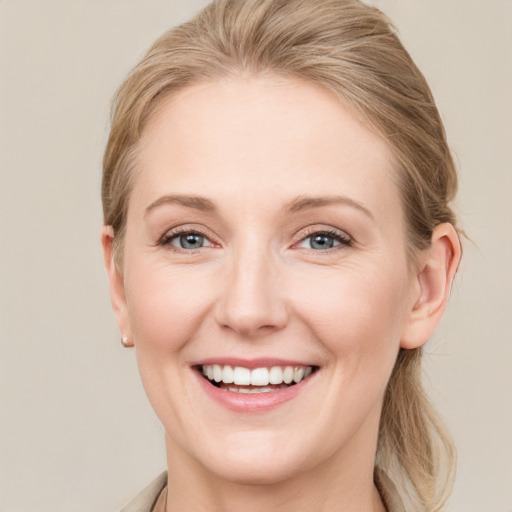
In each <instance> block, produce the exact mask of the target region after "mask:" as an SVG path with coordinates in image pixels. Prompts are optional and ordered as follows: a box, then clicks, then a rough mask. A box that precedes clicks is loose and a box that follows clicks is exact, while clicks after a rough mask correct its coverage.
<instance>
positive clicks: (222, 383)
mask: <svg viewBox="0 0 512 512" xmlns="http://www.w3.org/2000/svg"><path fill="white" fill-rule="evenodd" d="M195 368H196V370H197V371H198V372H199V373H200V375H201V376H202V378H203V379H205V380H206V381H207V382H208V383H209V384H211V385H212V386H214V387H216V388H218V389H221V390H224V391H227V392H231V393H241V394H260V393H271V392H275V391H280V390H283V389H288V388H291V387H293V386H296V385H297V384H299V383H300V382H302V381H304V380H306V379H308V378H309V377H310V376H311V375H312V374H313V373H315V372H316V371H317V370H318V366H306V365H293V366H269V367H260V368H253V369H250V368H245V367H243V366H232V365H228V364H226V365H222V364H202V365H197V366H196V367H195Z"/></svg>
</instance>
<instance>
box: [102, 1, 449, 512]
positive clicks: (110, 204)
mask: <svg viewBox="0 0 512 512" xmlns="http://www.w3.org/2000/svg"><path fill="white" fill-rule="evenodd" d="M241 73H244V74H249V75H258V74H264V73H267V74H278V75H280V76H288V77H293V78H300V79H302V80H306V81H309V82H311V83H314V84H317V85H320V86H322V87H324V88H325V89H327V90H329V91H331V92H332V93H334V94H335V95H337V97H338V98H339V99H340V101H341V102H343V104H344V105H346V106H347V107H348V108H349V109H350V110H351V111H352V112H353V113H354V114H355V115H356V117H357V118H358V119H359V120H360V121H361V122H362V123H363V124H364V125H365V126H367V127H368V128H369V129H370V130H372V131H373V132H375V133H377V134H379V135H380V136H381V137H383V138H384V139H385V140H386V141H387V143H388V145H389V147H390V149H391V151H392V153H393V156H394V161H395V170H396V173H395V174H394V179H396V180H397V185H398V187H399V190H400V192H401V198H402V202H403V210H404V214H405V218H406V224H407V239H408V240H407V242H408V244H407V246H408V252H409V257H410V261H414V255H415V254H416V252H417V251H419V250H421V249H425V248H427V247H429V245H430V241H431V235H432V232H433V230H434V228H435V227H436V226H437V225H439V224H441V223H443V222H450V223H452V224H453V225H456V219H455V216H454V214H453V211H452V210H451V208H450V202H451V200H452V199H453V197H454V195H455V192H456V189H457V176H456V172H455V167H454V163H453V160H452V157H451V154H450V151H449V148H448V145H447V142H446V137H445V132H444V128H443V125H442V122H441V119H440V116H439V113H438V110H437V108H436V105H435V103H434V99H433V97H432V94H431V92H430V89H429V87H428V84H427V83H426V81H425V78H424V77H423V75H422V74H421V72H420V71H419V70H418V68H417V67H416V65H415V64H414V62H413V61H412V59H411V57H410V56H409V54H408V53H407V51H406V50H405V49H404V47H403V46H402V44H401V42H400V41H399V39H398V37H397V35H396V32H395V30H394V28H393V26H392V25H391V23H390V22H389V20H388V19H387V18H386V17H385V16H384V15H383V14H382V13H381V12H380V11H379V10H378V9H376V8H373V7H369V6H367V5H364V4H362V3H361V2H359V1H358V0H215V1H214V2H212V3H211V4H209V5H208V6H207V7H206V8H205V9H203V10H202V11H201V12H200V13H199V14H198V15H197V16H196V17H194V18H193V19H192V20H190V21H189V22H187V23H184V24H182V25H180V26H178V27H176V28H174V29H172V30H170V31H169V32H167V33H165V34H164V35H163V36H162V37H160V38H159V39H158V40H157V41H156V42H155V43H154V45H153V46H152V47H151V48H150V50H149V51H148V52H147V54H146V55H145V57H144V58H143V59H142V61H141V62H140V63H139V64H138V65H137V66H136V67H135V68H134V69H133V71H132V72H131V73H130V74H129V76H128V77H127V79H126V80H125V82H124V83H123V84H122V85H121V87H120V88H119V89H118V91H117V93H116V95H115V98H114V103H113V110H112V124H111V132H110V137H109V140H108V144H107V147H106V151H105V156H104V172H103V184H102V199H103V213H104V223H105V224H106V225H109V226H112V228H113V231H114V255H115V258H116V263H117V264H118V266H119V267H120V268H121V267H122V259H123V258H122V251H123V237H124V231H125V226H126V216H127V210H128V201H129V196H130V188H131V182H132V175H133V173H134V169H135V163H136V155H137V151H138V143H139V141H140V139H141V135H142V132H143V130H144V126H145V124H146V122H147V120H148V119H149V118H150V116H151V114H152V113H153V112H154V111H155V110H156V109H157V108H158V106H159V105H160V102H161V101H162V100H163V99H165V98H167V97H168V96H169V95H170V94H175V93H177V91H179V90H181V89H183V88H185V87H187V86H189V85H192V84H196V83H198V82H202V81H212V80H217V79H221V78H223V77H227V76H232V75H236V74H241ZM421 356H422V349H421V348H417V349H412V350H404V349H401V350H400V352H399V354H398V358H397V361H396V364H395V367H394V369H393V372H392V375H391V378H390V381H389V383H388V387H387V390H386V393H385V398H384V404H383V410H382V417H381V424H380V431H379V444H378V451H377V458H376V467H378V468H380V469H381V470H383V471H384V472H385V473H387V474H388V475H389V476H390V477H391V478H392V479H393V480H394V481H395V483H396V484H397V485H398V486H399V488H400V490H401V495H402V498H403V499H404V501H406V502H407V500H408V503H409V505H408V510H424V511H428V512H434V511H437V510H440V508H441V506H442V505H443V503H444V502H445V500H446V498H447V496H448V495H449V493H450V491H451V486H452V481H453V476H454V471H455V469H454V468H455V450H454V447H453V444H452V442H451V440H450V438H449V436H448V434H447V433H446V431H445V429H444V427H443V425H442V423H441V422H440V421H439V419H438V417H437V415H436V413H435V411H434V410H433V408H432V406H431V405H430V403H429V401H428V399H427V397H426V395H425V393H424V390H423V387H422V384H421Z"/></svg>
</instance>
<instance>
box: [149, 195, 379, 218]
mask: <svg viewBox="0 0 512 512" xmlns="http://www.w3.org/2000/svg"><path fill="white" fill-rule="evenodd" d="M164 204H179V205H181V206H185V207H187V208H193V209H196V210H200V211H205V212H215V211H216V208H215V205H214V203H213V202H212V201H210V200H209V199H206V198H205V197H201V196H189V195H183V194H171V195H165V196H161V197H159V198H158V199H156V200H155V201H153V202H152V203H151V204H150V205H149V206H148V207H147V208H146V211H145V213H144V215H147V214H148V213H149V212H150V211H151V210H154V209H155V208H158V207H159V206H162V205H164ZM332 204H343V205H347V206H351V207H353V208H356V209H358V210H360V211H362V212H363V213H365V214H366V215H367V216H368V217H370V218H371V219H373V215H372V213H371V212H370V210H368V209H367V208H366V207H364V206H363V205H362V204H361V203H359V202H358V201H355V200H354V199H351V198H349V197H345V196H338V195H335V196H319V197H317V196H299V197H297V198H296V199H294V200H293V201H291V202H289V203H287V204H286V205H285V207H284V210H285V211H286V212H287V213H298V212H301V211H304V210H307V209H309V208H321V207H322V206H330V205H332Z"/></svg>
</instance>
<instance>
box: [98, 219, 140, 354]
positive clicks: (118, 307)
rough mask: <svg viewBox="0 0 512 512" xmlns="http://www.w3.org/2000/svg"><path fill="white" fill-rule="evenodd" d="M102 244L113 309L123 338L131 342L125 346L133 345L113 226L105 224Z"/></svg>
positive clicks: (102, 232)
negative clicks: (116, 260) (115, 253)
mask: <svg viewBox="0 0 512 512" xmlns="http://www.w3.org/2000/svg"><path fill="white" fill-rule="evenodd" d="M101 245H102V248H103V259H104V262H105V269H106V271H107V278H108V283H109V288H110V300H111V303H112V309H113V310H114V315H115V317H116V321H117V325H118V327H119V331H120V332H121V335H122V339H126V340H128V341H127V343H129V345H128V344H126V345H125V344H124V343H123V346H132V345H133V342H132V341H131V340H133V336H132V332H131V328H130V321H129V316H128V308H127V305H126V297H125V290H124V280H123V275H122V274H121V272H120V271H119V269H118V268H117V265H116V262H115V258H114V250H113V249H114V231H113V229H112V226H103V228H102V231H101Z"/></svg>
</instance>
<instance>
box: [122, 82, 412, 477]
mask: <svg viewBox="0 0 512 512" xmlns="http://www.w3.org/2000/svg"><path fill="white" fill-rule="evenodd" d="M393 173H394V170H393V163H392V158H391V154H390V150H389V148H388V147H387V145H386V144H385V142H384V141H383V140H381V139H380V138H379V137H378V136H377V135H375V134H373V133H371V132H370V131H368V130H367V129H366V128H365V127H363V126H362V125H361V124H360V123H359V122H358V121H357V120H356V118H355V117H353V116H352V115H351V113H349V111H348V110H347V109H346V108H344V107H343V105H341V104H340V102H339V101H338V100H337V99H336V98H334V97H333V96H332V95H331V94H330V93H328V92H327V91H325V90H323V89H321V88H319V87H317V86H315V85H311V84H308V83H304V82H301V81H298V80H291V79H279V78H276V77H266V78H233V79H230V80H227V79H226V80H224V81H219V82H214V83H206V84H200V85H196V86H193V87H190V88H188V89H186V90H185V91H183V92H180V93H179V94H177V95H176V96H174V97H172V98H169V99H168V100H166V102H165V103H164V104H162V105H161V106H160V108H159V109H158V111H157V113H155V114H154V116H153V117H152V118H151V119H150V121H149V123H148V125H147V127H146V128H145V132H144V135H143V144H142V150H141V153H140V155H139V159H138V172H137V174H136V176H135V178H134V182H133V189H132V192H131V196H130V201H129V212H128V220H127V230H126V238H125V248H124V266H123V277H122V281H121V278H119V279H120V282H119V283H118V287H119V289H120V290H121V291H120V293H119V295H120V297H121V298H120V299H119V301H120V303H121V306H120V307H119V313H118V319H119V323H120V327H121V330H122V332H123V333H124V334H127V335H128V336H129V337H130V338H131V339H133V341H134V343H135V346H136V353H137V358H138V363H139V367H140V372H141V375H142V380H143V384H144V386H145V389H146V392H147V394H148V397H149V399H150V401H151V403H152V405H153V407H154V409H155V411H156V413H157V415H158V417H159V418H160V420H161V421H162V423H163V425H164V427H165V429H166V432H167V443H168V449H169V450H170V451H171V452H172V453H174V454H176V457H177V458H181V459H183V460H187V459H188V460H189V461H190V462H191V463H192V461H193V464H195V465H196V466H197V467H200V468H201V469H202V470H203V471H206V473H209V474H212V475H216V476H220V477H221V478H227V479H230V480H232V481H233V480H234V481H240V482H242V481H243V482H252V483H254V482H275V481H280V480H283V479H286V478H290V477H292V476H293V475H295V474H298V473H300V472H306V471H308V470H311V469H317V470H318V469H320V468H326V467H327V466H328V465H332V464H333V463H335V464H338V466H337V467H342V466H343V464H345V465H346V464H347V463H348V462H350V464H352V465H354V464H360V463H361V459H362V458H365V457H366V458H369V459H370V461H371V465H372V466H371V467H373V457H374V454H375V443H376V436H377V429H378V422H379V415H380V410H381V404H382V398H383V394H384V390H385V386H386V383H387V380H388V378H389V376H390V373H391V371H392V368H393V365H394V361H395V359H396V355H397V352H398V349H399V346H400V342H401V338H402V334H403V332H404V330H405V329H406V326H407V323H408V319H409V312H410V310H411V305H412V303H413V301H414V299H413V293H412V290H413V289H414V286H413V282H412V281H413V278H412V277H411V274H410V272H409V270H408V269H409V266H408V262H407V259H406V242H405V235H404V233H405V225H404V218H403V213H402V208H401V201H400V196H399V192H398V190H397V187H396V185H395V182H394V180H393ZM204 374H206V375H204ZM290 380H291V382H290ZM296 381H297V382H296ZM181 459H180V460H181ZM340 465H341V466H340Z"/></svg>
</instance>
